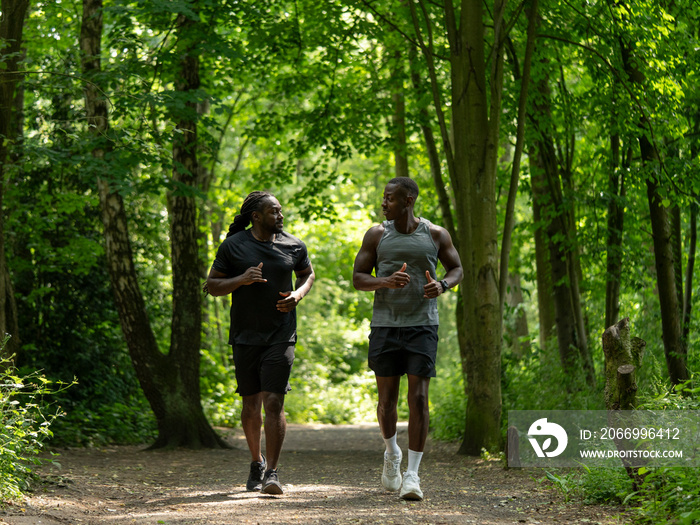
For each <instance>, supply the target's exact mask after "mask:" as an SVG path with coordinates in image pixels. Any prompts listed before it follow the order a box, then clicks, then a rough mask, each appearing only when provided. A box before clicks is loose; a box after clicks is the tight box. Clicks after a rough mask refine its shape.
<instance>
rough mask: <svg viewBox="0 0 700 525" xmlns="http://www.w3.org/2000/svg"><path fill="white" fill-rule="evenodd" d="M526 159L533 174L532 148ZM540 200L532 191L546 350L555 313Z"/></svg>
mask: <svg viewBox="0 0 700 525" xmlns="http://www.w3.org/2000/svg"><path fill="white" fill-rule="evenodd" d="M528 158H529V161H530V171H531V173H535V170H536V169H537V167H536V158H537V152H536V149H535V148H534V147H530V148H529V152H528ZM542 200H543V199H542V198H539V197H538V196H537V195H536V191H535V188H533V189H532V222H533V229H534V238H535V265H536V268H535V271H536V275H537V311H538V315H539V322H540V337H539V340H540V341H539V342H540V348H542V349H544V348H547V341H549V339H550V338H551V337H552V336H553V335H555V333H556V332H555V328H556V313H555V311H554V300H553V297H554V291H553V286H552V269H551V268H550V264H549V254H548V249H547V239H546V235H545V231H544V227H543V226H542V223H543V221H542V216H543V212H542V208H543V207H544V203H543V202H542Z"/></svg>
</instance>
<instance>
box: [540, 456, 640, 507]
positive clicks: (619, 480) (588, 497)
mask: <svg viewBox="0 0 700 525" xmlns="http://www.w3.org/2000/svg"><path fill="white" fill-rule="evenodd" d="M545 480H546V481H548V482H550V483H551V484H552V486H553V487H554V488H555V489H557V490H558V491H559V492H561V493H562V494H563V495H564V498H565V500H566V501H570V500H573V499H575V500H579V501H583V502H584V503H586V504H616V505H618V504H621V503H623V501H624V500H625V499H626V498H627V496H628V494H629V493H630V492H631V491H632V488H633V487H632V480H631V479H630V478H629V476H628V475H627V472H626V471H625V470H624V469H622V468H620V469H590V468H588V467H585V466H584V467H581V468H579V469H571V470H553V471H545V477H544V478H542V479H541V480H540V481H545Z"/></svg>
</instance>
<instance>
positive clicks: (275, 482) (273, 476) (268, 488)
mask: <svg viewBox="0 0 700 525" xmlns="http://www.w3.org/2000/svg"><path fill="white" fill-rule="evenodd" d="M262 492H264V493H265V494H282V493H283V492H284V491H283V490H282V485H281V484H280V480H279V477H278V476H277V469H276V468H271V469H268V470H266V471H265V477H263V481H262Z"/></svg>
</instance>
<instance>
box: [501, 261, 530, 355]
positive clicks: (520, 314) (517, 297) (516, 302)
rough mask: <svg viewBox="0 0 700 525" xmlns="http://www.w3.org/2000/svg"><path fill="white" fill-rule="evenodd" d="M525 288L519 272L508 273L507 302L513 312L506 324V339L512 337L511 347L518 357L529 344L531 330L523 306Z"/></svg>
mask: <svg viewBox="0 0 700 525" xmlns="http://www.w3.org/2000/svg"><path fill="white" fill-rule="evenodd" d="M524 302H525V301H524V299H523V290H522V288H521V286H520V275H519V274H517V273H509V274H508V292H507V293H506V304H508V307H509V308H508V310H509V312H511V313H510V314H509V315H510V317H511V318H510V319H509V321H508V324H507V325H506V337H505V338H506V339H510V348H511V350H512V351H513V354H514V355H515V357H517V358H521V357H522V356H523V354H524V351H525V349H526V348H527V347H528V346H529V342H528V337H529V335H530V331H529V329H528V326H527V314H526V313H525V310H523V309H522V308H521V306H522V305H523V304H524Z"/></svg>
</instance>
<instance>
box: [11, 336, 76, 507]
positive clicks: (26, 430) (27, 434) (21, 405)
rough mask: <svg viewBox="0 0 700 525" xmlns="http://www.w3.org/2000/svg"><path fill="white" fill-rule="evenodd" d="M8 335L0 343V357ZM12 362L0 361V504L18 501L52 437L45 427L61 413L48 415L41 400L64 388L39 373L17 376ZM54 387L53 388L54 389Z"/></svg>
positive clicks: (47, 427) (44, 403)
mask: <svg viewBox="0 0 700 525" xmlns="http://www.w3.org/2000/svg"><path fill="white" fill-rule="evenodd" d="M8 339H9V336H5V339H4V340H3V341H2V343H1V344H0V355H1V354H2V349H4V348H5V344H6V343H7V340H8ZM16 372H17V371H16V369H15V368H14V366H13V364H12V362H11V361H10V360H9V359H7V358H5V357H3V358H0V423H1V424H0V501H8V500H12V499H16V498H19V497H20V496H21V495H22V493H23V492H24V491H26V490H27V488H28V482H29V481H30V479H31V476H32V470H31V466H32V465H37V464H39V463H40V460H39V457H38V454H39V452H40V451H41V449H42V447H43V445H44V442H45V441H46V440H47V439H49V438H50V437H51V436H52V433H51V430H49V427H50V426H51V423H52V422H53V421H54V420H55V419H56V418H57V417H59V416H60V415H61V414H60V412H59V411H56V412H54V413H48V410H49V404H48V403H47V402H46V400H45V397H46V396H50V395H52V394H54V393H56V392H58V391H62V390H64V389H65V388H68V387H69V386H70V385H65V384H59V385H55V384H54V383H52V382H51V381H49V380H48V379H46V378H45V377H44V376H42V375H41V374H40V373H39V372H34V373H32V374H29V375H25V376H23V377H20V376H19V375H18V374H17V373H16ZM56 387H57V388H56Z"/></svg>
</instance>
